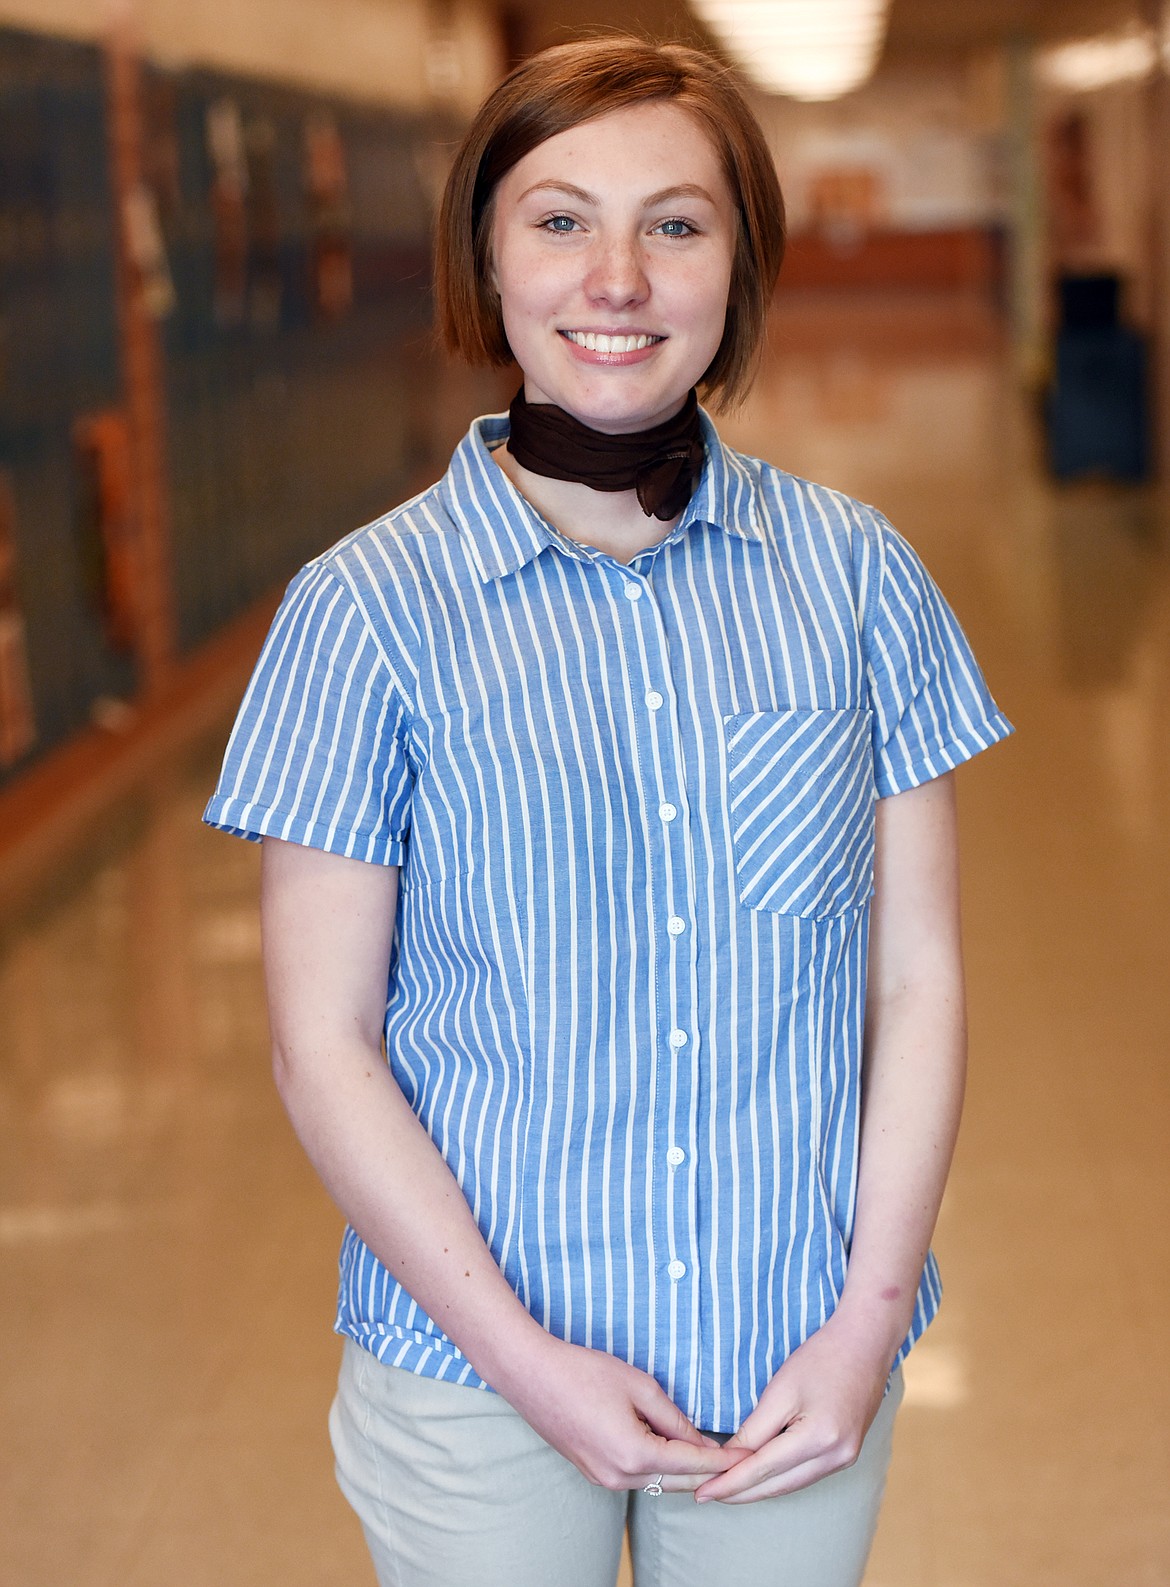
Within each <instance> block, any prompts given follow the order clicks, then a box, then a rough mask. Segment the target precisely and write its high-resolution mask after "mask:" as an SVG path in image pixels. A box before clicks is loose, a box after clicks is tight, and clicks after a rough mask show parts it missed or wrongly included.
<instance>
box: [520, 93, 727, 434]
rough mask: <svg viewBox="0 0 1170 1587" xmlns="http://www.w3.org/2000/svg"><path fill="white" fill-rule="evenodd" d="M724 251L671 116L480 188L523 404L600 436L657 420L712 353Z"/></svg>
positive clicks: (723, 289) (697, 144)
mask: <svg viewBox="0 0 1170 1587" xmlns="http://www.w3.org/2000/svg"><path fill="white" fill-rule="evenodd" d="M735 243H736V214H735V205H734V202H733V200H732V196H731V192H730V190H729V188H728V185H727V179H726V178H725V176H724V174H723V168H722V165H721V163H720V161H719V157H718V155H717V154H716V152H715V149H714V148H713V146H712V144H711V142H710V139H709V138H708V137H707V135H706V133H705V132H704V131H703V130H702V128H701V127H700V126H699V124H698V122H697V121H695V120H693V119H692V117H691V116H689V115H688V114H687V113H686V111H683V110H680V109H678V108H677V107H676V106H674V105H671V104H669V103H666V102H654V103H650V104H645V105H637V106H633V107H631V108H630V109H628V110H615V111H611V112H610V113H609V114H608V115H604V116H598V117H597V118H596V120H593V121H586V122H583V123H582V124H581V125H580V126H577V127H572V128H570V129H569V131H568V132H561V133H558V134H557V135H556V137H553V138H549V139H548V140H547V141H546V142H544V143H542V144H539V145H538V146H537V147H536V148H535V149H533V150H532V152H531V153H530V154H526V155H525V156H524V158H523V159H522V160H520V161H519V162H518V164H516V165H514V166H513V167H512V169H511V170H510V171H509V172H508V173H507V175H506V176H505V177H504V178H503V179H502V180H501V182H500V184H499V186H498V187H497V188H496V192H495V205H494V210H493V219H492V236H491V259H492V279H493V283H494V285H495V287H496V290H497V291H498V292H499V295H500V305H501V309H502V312H503V318H504V328H505V330H506V332H507V336H508V342H509V345H510V346H511V348H512V352H513V354H514V356H515V358H516V362H517V363H518V364H519V365H520V368H521V369H522V370H523V372H524V394H525V396H526V397H527V399H528V401H529V402H551V403H555V404H556V405H557V406H558V407H561V408H564V409H565V411H566V412H567V413H571V414H572V415H573V417H574V418H575V419H579V420H580V421H581V422H582V423H583V424H587V425H589V426H591V427H592V428H593V429H595V430H605V431H608V432H609V433H611V434H621V433H623V432H630V431H635V430H645V429H649V428H650V426H652V425H655V424H659V423H661V422H662V421H663V420H664V419H668V418H670V417H671V415H672V414H674V413H676V412H677V411H678V409H679V407H680V406H681V404H682V401H683V399H684V398H685V396H686V394H687V392H688V391H689V390H690V388H691V387H692V386H693V385H694V384H695V382H696V381H697V380H698V379H699V377H700V376H701V375H702V373H703V371H704V370H705V369H706V368H707V366H708V365H709V364H710V362H711V360H712V358H714V356H715V353H716V351H717V349H718V347H719V343H720V341H721V340H722V337H723V323H724V318H725V316H726V312H727V293H728V288H729V286H730V283H731V267H732V260H733V257H734V253H735Z"/></svg>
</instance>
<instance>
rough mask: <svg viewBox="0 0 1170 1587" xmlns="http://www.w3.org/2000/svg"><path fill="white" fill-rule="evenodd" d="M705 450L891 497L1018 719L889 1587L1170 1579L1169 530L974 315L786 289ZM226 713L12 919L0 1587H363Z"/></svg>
mask: <svg viewBox="0 0 1170 1587" xmlns="http://www.w3.org/2000/svg"><path fill="white" fill-rule="evenodd" d="M475 400H476V398H475V397H474V396H473V395H472V394H471V392H470V387H468V388H467V389H466V390H464V389H463V388H461V387H457V386H456V385H453V387H452V391H451V392H450V394H449V401H450V403H451V405H452V407H453V409H459V408H460V405H461V404H463V407H462V410H461V411H462V412H463V414H464V416H468V415H469V414H470V412H471V411H473V409H472V407H471V406H470V404H471V403H472V402H474V401H475ZM723 432H724V434H725V436H726V438H727V439H728V440H729V441H730V443H731V444H732V445H735V446H738V447H740V448H741V449H742V450H745V451H749V452H754V453H757V454H761V455H764V456H766V457H768V458H770V459H771V460H773V461H775V462H777V463H779V464H780V465H782V466H783V467H785V468H788V469H789V470H791V471H792V472H795V473H799V474H803V475H807V476H809V477H811V478H813V479H816V480H818V481H821V482H824V483H827V484H830V485H833V486H836V487H839V488H840V489H842V490H844V491H846V492H848V493H850V494H852V495H856V496H859V497H861V498H862V499H864V500H866V501H868V502H872V503H875V504H876V505H878V506H880V507H881V508H882V510H883V511H884V512H885V513H886V514H887V515H888V516H889V518H890V519H891V520H892V521H893V523H894V524H895V525H896V526H897V527H898V528H899V529H900V530H901V531H902V532H903V533H904V534H905V535H906V536H907V538H908V539H910V541H911V542H912V543H913V544H914V546H915V547H916V549H917V550H918V551H919V552H920V553H921V554H922V556H923V557H924V559H925V561H926V563H927V565H928V567H929V568H930V569H931V571H932V573H933V574H934V576H935V577H936V579H937V580H938V582H939V584H940V585H941V587H942V589H943V591H944V592H945V593H946V594H947V596H948V598H949V599H950V601H951V603H952V605H953V606H954V607H955V608H956V610H957V612H958V615H959V617H960V619H961V621H962V623H963V625H964V627H965V628H966V630H967V632H968V634H969V636H970V638H971V640H972V642H973V644H974V648H975V651H976V654H977V655H978V657H979V658H980V661H981V664H982V666H983V668H984V671H985V673H986V676H987V678H988V681H989V683H990V685H991V688H992V690H993V692H994V693H995V695H996V697H997V699H998V701H999V703H1000V705H1001V707H1002V708H1003V710H1004V711H1005V712H1006V713H1007V715H1008V716H1009V717H1010V718H1011V720H1012V721H1013V723H1014V724H1015V726H1016V730H1017V732H1016V736H1015V737H1014V738H1012V739H1010V740H1009V741H1008V742H1007V743H1006V744H1004V745H1002V746H999V747H997V748H995V749H993V750H991V751H989V752H988V753H987V754H986V755H982V756H980V757H978V758H977V759H976V760H975V761H974V763H973V764H972V765H970V766H969V767H967V768H965V769H963V770H962V771H961V772H960V773H959V774H958V775H959V784H960V790H961V792H960V799H961V809H962V822H963V834H964V856H963V859H964V889H965V922H966V927H965V929H966V944H967V962H968V972H969V982H970V1025H971V1067H970V1083H969V1094H968V1102H967V1110H966V1115H965V1122H964V1127H963V1134H962V1139H961V1144H960V1149H959V1154H958V1158H957V1162H956V1166H955V1170H954V1174H953V1177H952V1180H951V1183H950V1187H949V1189H948V1192H947V1197H946V1201H945V1205H944V1208H943V1214H942V1218H941V1222H940V1225H939V1230H938V1236H937V1240H936V1249H937V1251H938V1253H939V1257H940V1261H941V1264H942V1269H943V1277H944V1283H945V1285H946V1298H945V1301H944V1304H943V1309H942V1313H941V1315H940V1317H939V1319H938V1321H937V1322H936V1323H935V1324H934V1325H933V1326H932V1327H931V1328H930V1330H929V1332H928V1334H927V1336H926V1337H925V1339H924V1340H923V1341H922V1342H921V1343H920V1344H919V1345H918V1346H917V1347H916V1348H915V1350H914V1352H913V1353H912V1356H911V1358H910V1360H909V1363H908V1365H907V1368H906V1378H907V1397H906V1403H905V1407H904V1409H903V1411H902V1413H901V1416H900V1421H899V1426H898V1432H897V1435H896V1442H895V1457H894V1467H893V1471H892V1475H891V1479H890V1485H889V1491H888V1500H887V1504H886V1508H885V1512H884V1515H883V1519H882V1523H881V1527H880V1531H879V1535H878V1539H877V1543H876V1546H875V1549H874V1553H873V1556H872V1560H871V1565H870V1569H869V1572H868V1575H867V1577H866V1581H867V1584H868V1587H1105V1584H1107V1587H1166V1584H1170V1507H1168V1506H1167V1504H1166V1495H1167V1493H1170V1432H1168V1430H1167V1429H1168V1428H1170V1351H1168V1350H1167V1348H1166V1344H1167V1333H1166V1318H1167V1316H1168V1315H1170V1176H1168V1175H1167V1172H1166V1140H1167V1132H1168V1127H1170V1063H1168V1062H1167V1055H1168V1053H1170V994H1168V992H1167V985H1168V980H1170V978H1168V976H1167V964H1168V963H1170V836H1168V834H1170V800H1168V794H1170V572H1168V560H1167V547H1168V546H1170V536H1168V534H1167V523H1166V521H1165V516H1164V514H1165V509H1164V507H1159V505H1158V497H1157V495H1156V493H1155V492H1154V490H1153V489H1152V488H1146V489H1142V488H1137V487H1120V486H1116V485H1109V484H1105V483H1102V482H1099V481H1092V480H1090V481H1087V482H1082V483H1079V484H1076V485H1067V486H1062V487H1059V488H1058V487H1055V486H1053V485H1052V484H1051V483H1049V482H1048V481H1047V479H1046V475H1045V472H1044V470H1043V467H1042V464H1041V459H1040V455H1039V440H1038V434H1037V430H1036V428H1035V426H1034V425H1033V423H1032V422H1031V418H1030V415H1029V413H1028V412H1027V411H1026V407H1025V404H1024V402H1023V400H1022V399H1021V397H1020V395H1019V385H1018V382H1017V381H1016V380H1015V378H1014V376H1013V373H1012V370H1011V367H1010V362H1009V355H1008V352H1007V350H1006V347H1005V344H1004V340H1003V337H1002V334H1001V332H1000V329H999V326H998V323H997V321H996V320H995V319H994V318H993V316H992V313H991V311H990V310H989V309H987V308H986V307H985V306H984V305H983V304H982V302H981V301H976V300H972V301H970V302H968V301H966V300H965V299H963V298H961V297H956V296H955V295H953V294H952V295H949V296H946V297H938V298H934V297H930V296H921V295H901V296H898V295H888V296H867V295H854V296H848V295H845V296H843V295H841V294H837V295H835V296H831V295H820V294H817V293H813V292H809V293H792V294H789V295H788V296H785V294H784V293H783V292H782V293H781V296H780V299H779V306H778V308H777V311H776V314H775V318H774V324H773V328H772V335H771V347H770V352H769V355H768V359H767V362H766V364H765V367H764V370H763V372H762V374H761V376H760V378H759V380H758V382H757V385H756V387H755V390H754V393H753V395H752V397H751V399H750V400H749V402H748V404H747V405H746V406H745V408H744V409H743V410H742V412H740V413H739V414H737V415H735V416H733V417H732V418H730V419H729V420H727V421H725V422H724V424H723ZM350 527H352V526H351V525H350V524H348V523H339V524H338V525H337V532H338V534H341V533H343V532H345V531H346V530H348V529H349V528H350ZM243 670H244V669H242V667H237V668H236V671H235V672H234V673H233V674H232V678H231V680H230V683H231V689H232V690H238V682H239V680H240V678H242V675H243ZM216 714H217V718H219V719H217V720H216V722H215V725H214V727H213V728H211V729H206V728H204V729H201V730H200V731H199V732H198V734H196V736H195V737H194V738H193V739H191V738H187V739H184V740H182V741H176V740H175V739H173V738H172V739H171V740H169V741H168V743H167V744H166V746H165V748H164V750H163V751H161V752H159V753H157V754H155V755H153V756H145V757H143V760H142V764H141V765H140V766H139V768H138V770H137V772H136V775H135V777H134V780H133V781H132V783H130V784H129V785H128V786H127V787H126V788H125V789H124V790H123V792H122V794H121V795H120V797H119V798H118V800H117V801H116V802H115V803H113V804H112V805H107V806H106V807H105V808H103V809H102V810H101V811H100V812H97V813H95V814H94V815H93V816H92V817H91V818H90V819H89V821H88V822H87V824H86V825H85V826H84V827H82V828H80V829H79V830H78V831H77V832H76V833H75V835H74V837H73V839H72V840H71V841H70V843H69V844H68V845H65V846H63V847H59V851H58V852H57V853H56V854H55V855H54V856H53V858H52V859H51V860H49V861H46V862H45V863H44V864H43V865H40V866H37V867H33V868H32V869H30V870H28V871H27V875H26V877H25V880H24V881H23V882H22V884H21V886H20V887H13V888H10V889H8V891H7V892H6V893H5V894H4V903H3V915H2V918H0V1026H2V1027H3V1029H4V1032H5V1038H4V1060H3V1063H2V1064H0V1132H2V1145H0V1261H2V1264H3V1271H4V1283H3V1291H2V1298H0V1330H2V1333H3V1337H4V1339H5V1341H6V1348H5V1350H4V1352H3V1356H2V1359H0V1384H2V1396H0V1404H2V1406H3V1417H2V1419H3V1425H4V1428H5V1453H4V1465H5V1468H6V1478H5V1482H4V1484H3V1493H2V1497H0V1582H2V1583H3V1584H4V1587H204V1584H212V1583H231V1584H235V1583H239V1584H245V1583H246V1584H249V1587H253V1584H254V1587H263V1584H273V1587H276V1584H279V1587H320V1584H322V1583H342V1582H344V1583H347V1584H350V1583H352V1584H358V1583H365V1582H372V1580H373V1578H372V1574H371V1571H370V1567H369V1565H368V1562H367V1560H366V1556H365V1552H364V1548H363V1545H362V1541H361V1537H360V1533H359V1530H358V1527H357V1524H356V1522H355V1521H354V1520H353V1519H352V1517H351V1516H350V1514H349V1511H348V1509H347V1507H346V1506H345V1504H344V1502H343V1500H342V1499H341V1497H340V1496H339V1494H338V1493H337V1491H336V1489H335V1487H334V1484H333V1477H332V1469H331V1467H332V1461H331V1455H330V1451H329V1446H328V1438H327V1432H326V1426H325V1417H326V1412H327V1409H328V1404H329V1400H330V1396H331V1382H332V1379H333V1377H334V1375H335V1371H336V1363H337V1359H338V1354H339V1348H340V1346H339V1342H338V1341H337V1340H336V1339H335V1338H334V1337H333V1335H332V1333H331V1322H332V1316H333V1283H334V1274H335V1258H336V1248H337V1244H338V1240H339V1236H340V1232H341V1224H340V1219H339V1217H338V1215H337V1214H336V1213H335V1212H334V1211H333V1209H332V1208H331V1206H330V1204H329V1203H328V1201H327V1199H326V1197H325V1194H324V1192H323V1191H322V1190H321V1189H320V1188H319V1186H318V1185H317V1182H316V1180H315V1178H314V1175H313V1173H312V1171H311V1169H310V1168H309V1166H308V1164H307V1162H306V1161H305V1160H304V1158H303V1157H302V1154H301V1152H300V1149H299V1147H298V1146H297V1143H296V1141H295V1140H294V1138H293V1135H292V1132H291V1130H290V1128H289V1127H288V1125H287V1123H286V1121H285V1119H284V1116H283V1114H282V1112H281V1109H280V1105H279V1103H278V1100H277V1098H276V1094H275V1091H274V1088H273V1086H272V1083H271V1078H270V1071H269V1063H268V1054H267V1038H266V1025H265V1012H264V1004H263V996H262V990H261V984H260V973H259V932H258V924H257V908H256V885H257V870H258V859H259V853H258V849H257V848H255V847H254V846H251V845H247V844H244V843H240V842H237V841H233V840H231V839H229V838H227V837H224V836H221V835H219V834H216V833H213V832H210V831H208V830H206V829H204V828H202V827H201V826H200V823H199V816H200V812H201V810H202V807H203V804H204V802H205V799H206V797H207V794H208V792H209V790H210V788H211V785H212V782H213V779H214V774H215V768H216V764H217V758H218V754H219V752H220V750H221V748H222V745H223V741H224V737H225V733H226V727H227V720H226V719H225V718H223V716H222V707H221V708H219V710H218V711H217V713H216ZM550 1587H558V1584H555V1583H550ZM563 1587H571V1583H570V1581H569V1579H568V1578H566V1582H565V1583H564V1584H563ZM695 1587H702V1584H695ZM793 1587H801V1584H799V1583H795V1584H793Z"/></svg>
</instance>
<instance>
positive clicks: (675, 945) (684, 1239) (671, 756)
mask: <svg viewBox="0 0 1170 1587" xmlns="http://www.w3.org/2000/svg"><path fill="white" fill-rule="evenodd" d="M635 591H636V593H635ZM643 592H644V593H645V594H646V595H647V596H648V597H649V599H646V600H643V599H642V596H643ZM623 593H624V595H625V597H626V599H627V600H629V601H630V603H631V606H630V616H631V618H632V619H633V621H632V622H631V623H629V624H628V625H627V624H625V623H623V625H622V626H623V629H624V630H625V632H626V633H627V634H631V633H632V634H633V635H634V645H635V646H636V661H637V665H638V667H639V668H640V670H641V673H642V678H643V680H644V681H643V693H642V698H641V704H642V706H643V707H644V711H645V715H644V716H643V718H642V721H643V731H644V737H643V740H642V741H643V743H645V744H646V746H647V751H648V757H649V758H648V760H644V761H643V771H644V773H645V772H649V773H650V774H651V775H652V776H653V779H654V781H653V783H652V784H651V787H652V788H653V789H654V790H655V791H656V792H657V800H656V802H655V803H652V804H651V809H652V810H655V811H656V814H657V817H658V823H657V834H658V836H657V839H655V836H654V834H653V831H651V833H650V834H649V836H650V841H651V844H652V846H653V847H654V848H656V849H657V858H656V857H654V856H653V855H652V856H651V871H650V874H651V877H652V879H653V882H654V885H655V888H657V886H659V885H663V884H664V890H665V891H664V895H663V894H662V893H655V895H654V896H652V898H651V899H650V900H648V902H649V904H650V908H651V910H652V914H653V929H654V931H655V932H656V933H661V934H662V935H661V936H660V937H659V941H661V942H662V943H663V948H664V950H665V951H664V955H663V958H662V960H661V969H660V971H659V972H658V977H659V991H658V1009H659V1018H660V1019H662V1020H663V1022H664V1025H665V1027H666V1028H665V1030H664V1031H663V1035H664V1036H665V1042H664V1050H663V1052H662V1063H661V1065H660V1074H661V1076H662V1084H661V1086H660V1089H659V1101H658V1103H657V1104H656V1106H655V1118H654V1126H653V1128H654V1133H655V1137H656V1139H657V1142H658V1146H657V1151H658V1152H659V1153H661V1156H660V1157H659V1159H658V1161H659V1163H660V1164H661V1165H662V1167H661V1172H662V1174H663V1179H662V1182H661V1191H660V1194H661V1197H662V1200H661V1202H660V1209H661V1217H662V1223H661V1224H660V1225H659V1227H660V1228H661V1230H662V1241H663V1243H662V1245H661V1246H660V1247H659V1249H660V1250H661V1251H662V1256H663V1257H666V1258H667V1262H666V1266H665V1276H666V1278H667V1279H668V1280H669V1281H670V1283H671V1285H672V1287H673V1286H679V1288H678V1289H677V1291H676V1293H677V1297H678V1298H677V1300H676V1301H674V1302H673V1303H672V1305H673V1306H678V1305H683V1304H685V1305H687V1306H688V1307H689V1306H690V1304H691V1297H690V1286H689V1285H681V1282H680V1281H681V1280H683V1279H684V1278H686V1277H687V1275H688V1273H689V1272H690V1271H691V1270H692V1268H693V1251H694V1241H695V1216H696V1211H695V1207H694V1204H693V1203H694V1197H695V1191H696V1186H695V1180H694V1176H693V1174H690V1173H687V1172H686V1171H685V1170H683V1172H682V1173H681V1175H680V1173H679V1170H680V1169H682V1168H683V1164H684V1163H685V1162H686V1161H687V1153H686V1151H685V1150H684V1149H683V1147H681V1146H680V1145H678V1144H677V1142H678V1141H679V1140H680V1138H684V1139H685V1138H687V1137H688V1134H689V1130H690V1127H691V1113H692V1107H693V1095H694V1087H695V1084H696V1080H695V1065H696V1062H697V1058H698V1046H699V1042H698V1035H697V1033H696V1032H695V1031H694V1030H693V1028H692V1021H693V1018H694V1008H695V999H696V988H695V978H696V975H697V965H696V964H695V963H694V954H695V951H696V950H695V944H694V932H693V931H692V930H691V924H692V923H691V921H690V919H689V918H688V915H689V911H690V907H691V906H690V901H689V899H688V896H687V883H688V881H689V879H690V872H691V867H690V862H689V843H690V833H689V827H688V823H687V820H686V806H685V783H684V780H683V766H682V758H681V751H682V746H681V740H680V736H679V726H678V723H677V721H676V716H675V710H676V707H675V703H674V692H673V691H674V682H673V671H672V667H671V660H670V651H669V647H668V640H667V633H666V626H665V624H664V622H663V620H662V615H661V613H660V612H659V609H658V604H657V601H656V600H655V599H654V592H653V589H652V588H651V587H650V586H649V585H646V586H644V587H643V586H642V585H640V584H636V583H635V582H634V581H633V580H630V579H628V580H627V582H626V583H625V584H624V586H623ZM630 660H631V661H634V660H635V657H634V656H631V657H630ZM635 698H637V696H635ZM646 792H647V793H649V794H650V799H653V798H654V794H653V793H650V790H649V789H647V790H646ZM680 796H681V797H680ZM648 802H649V801H648ZM680 817H681V818H682V819H680ZM662 864H664V865H665V871H663V870H662V868H661V867H662ZM660 878H661V882H660V880H659V879H660ZM664 904H665V906H666V907H665V908H663V905H664ZM688 950H689V951H688ZM662 1028H663V1027H662V1026H660V1027H659V1029H660V1030H662ZM660 1039H661V1038H660ZM656 1221H657V1220H656ZM679 1253H682V1255H680V1254H679ZM687 1253H692V1257H691V1258H690V1259H688V1260H684V1259H683V1258H684V1257H685V1256H686V1255H687ZM659 1260H661V1258H659ZM659 1272H660V1273H662V1272H663V1269H662V1268H660V1269H659ZM684 1296H686V1297H687V1298H686V1300H685V1301H684V1299H683V1297H684ZM686 1326H688V1327H689V1322H688V1324H687V1325H686Z"/></svg>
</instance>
